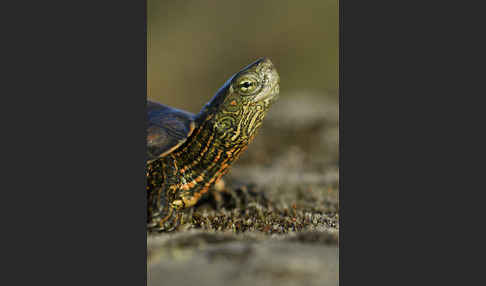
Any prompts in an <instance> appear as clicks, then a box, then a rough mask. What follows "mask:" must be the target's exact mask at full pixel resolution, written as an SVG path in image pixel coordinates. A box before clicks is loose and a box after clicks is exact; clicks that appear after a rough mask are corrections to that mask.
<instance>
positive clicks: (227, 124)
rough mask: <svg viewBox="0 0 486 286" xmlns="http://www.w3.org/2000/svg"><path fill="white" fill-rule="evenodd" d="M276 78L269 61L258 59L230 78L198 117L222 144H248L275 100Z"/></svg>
mask: <svg viewBox="0 0 486 286" xmlns="http://www.w3.org/2000/svg"><path fill="white" fill-rule="evenodd" d="M279 82H280V78H279V75H278V73H277V70H276V69H275V67H274V66H273V64H272V62H271V61H270V60H269V59H267V58H261V59H259V60H257V61H256V62H254V63H252V64H250V65H248V66H246V67H245V68H243V69H242V70H241V71H239V72H238V73H236V74H235V75H233V76H232V77H231V78H230V79H229V80H228V81H227V82H226V83H225V84H224V85H223V86H222V87H221V88H220V89H219V90H218V92H217V93H216V95H215V96H214V98H213V99H212V100H211V101H210V102H209V103H208V104H207V105H206V106H205V107H204V108H203V110H202V111H201V113H200V114H199V118H200V119H201V120H205V119H207V118H210V120H211V122H212V126H213V128H214V130H215V131H216V133H217V136H218V137H219V138H220V139H222V140H223V141H224V142H225V143H227V144H231V143H248V142H249V141H250V140H251V139H252V138H253V136H254V135H255V133H256V130H257V129H258V128H259V127H260V125H261V124H262V120H263V118H264V116H265V114H266V112H267V111H268V109H269V108H270V106H271V105H272V103H273V102H275V100H276V99H277V98H278V94H279V88H280V86H279Z"/></svg>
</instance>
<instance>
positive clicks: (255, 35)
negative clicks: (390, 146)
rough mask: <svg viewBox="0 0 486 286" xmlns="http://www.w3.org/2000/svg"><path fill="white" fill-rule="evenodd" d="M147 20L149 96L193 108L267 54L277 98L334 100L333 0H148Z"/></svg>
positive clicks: (335, 26) (335, 40)
mask: <svg viewBox="0 0 486 286" xmlns="http://www.w3.org/2000/svg"><path fill="white" fill-rule="evenodd" d="M147 18H148V23H147V34H148V39H147V40H148V43H147V47H148V51H147V89H148V98H149V99H152V100H156V101H159V102H161V103H164V104H167V105H171V106H174V107H177V108H183V109H186V110H189V111H192V112H198V111H199V110H200V109H201V107H202V106H203V104H204V103H206V102H207V101H208V100H209V99H210V98H211V97H212V96H213V95H214V93H215V92H216V91H217V90H218V88H219V87H220V86H221V85H222V84H223V83H224V82H225V81H226V80H227V79H228V78H229V77H230V76H231V75H233V74H234V73H236V72H237V71H238V70H239V69H241V68H242V67H244V66H246V65H247V64H249V63H251V62H253V61H254V60H256V59H258V58H260V57H263V56H266V57H269V58H270V59H271V60H272V61H273V63H274V64H275V66H276V67H277V70H278V71H279V74H280V78H281V86H280V91H281V93H280V94H281V97H292V96H299V94H302V93H306V94H309V93H310V94H313V95H316V96H326V97H329V99H335V100H336V102H337V98H338V92H337V89H338V62H339V54H338V50H339V46H338V1H337V0H315V1H310V0H306V1H285V0H264V1H262V0H245V1H211V0H206V1H202V0H198V1H196V0H193V1H189V0H184V1H181V0H172V1H157V0H148V2H147ZM333 101H334V100H333ZM336 106H337V105H336Z"/></svg>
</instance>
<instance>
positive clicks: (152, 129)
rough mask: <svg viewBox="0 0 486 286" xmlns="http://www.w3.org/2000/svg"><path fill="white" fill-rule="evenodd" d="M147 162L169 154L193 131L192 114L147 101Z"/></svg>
mask: <svg viewBox="0 0 486 286" xmlns="http://www.w3.org/2000/svg"><path fill="white" fill-rule="evenodd" d="M147 117H148V120H147V121H148V127H147V161H148V162H150V161H153V160H155V159H157V158H161V157H164V156H166V155H167V154H170V153H171V152H172V151H174V150H175V149H177V148H178V147H179V146H180V145H181V144H183V143H184V142H185V141H186V140H187V138H188V137H189V136H191V134H192V131H194V127H195V123H194V114H192V113H190V112H187V111H183V110H179V109H176V108H172V107H169V106H166V105H163V104H160V103H156V102H153V101H147Z"/></svg>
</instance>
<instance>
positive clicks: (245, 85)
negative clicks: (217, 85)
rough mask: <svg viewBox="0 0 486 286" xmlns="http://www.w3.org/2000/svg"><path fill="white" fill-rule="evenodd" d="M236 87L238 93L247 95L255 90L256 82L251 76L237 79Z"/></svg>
mask: <svg viewBox="0 0 486 286" xmlns="http://www.w3.org/2000/svg"><path fill="white" fill-rule="evenodd" d="M237 88H238V90H239V91H240V93H242V94H244V95H249V94H252V93H253V92H254V91H255V90H256V88H257V82H256V80H254V79H252V78H243V79H241V80H239V81H238V85H237Z"/></svg>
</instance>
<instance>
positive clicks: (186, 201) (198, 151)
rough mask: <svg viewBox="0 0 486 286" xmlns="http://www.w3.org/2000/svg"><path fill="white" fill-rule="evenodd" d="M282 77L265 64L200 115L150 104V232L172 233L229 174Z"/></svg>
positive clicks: (247, 71)
mask: <svg viewBox="0 0 486 286" xmlns="http://www.w3.org/2000/svg"><path fill="white" fill-rule="evenodd" d="M279 83H280V79H279V75H278V73H277V71H276V69H275V67H274V66H273V64H272V62H271V61H270V60H269V59H267V58H261V59H259V60H257V61H255V62H254V63H252V64H250V65H248V66H246V67H245V68H243V69H242V70H240V71H239V72H237V73H236V74H234V75H233V76H232V77H230V78H229V79H228V81H226V83H225V84H224V85H223V86H222V87H221V88H220V89H219V90H218V91H217V92H216V94H215V95H214V97H213V98H212V99H211V100H210V101H209V102H208V103H207V104H206V105H205V106H204V107H203V108H202V110H201V111H200V112H199V113H198V114H191V113H189V112H186V111H183V110H178V109H175V108H171V107H169V106H166V105H163V104H159V103H156V102H152V101H148V103H147V117H148V120H147V121H148V126H147V164H146V179H147V204H148V205H147V228H148V230H149V231H171V230H174V229H176V228H177V226H178V225H179V224H180V222H181V217H182V214H183V213H184V212H186V211H188V210H190V209H191V208H192V207H193V206H194V205H195V204H196V203H197V202H198V201H199V200H200V199H201V197H203V196H204V195H205V194H206V193H207V192H208V191H209V190H210V189H211V188H212V187H213V185H214V184H215V183H217V182H218V181H219V180H220V179H221V178H222V177H223V176H224V175H225V174H226V173H227V172H228V171H229V167H230V165H231V164H232V163H233V162H234V161H235V160H236V159H238V157H239V156H240V155H241V153H242V152H243V151H244V150H245V149H246V148H247V146H248V144H249V143H250V142H251V141H252V140H253V138H254V137H255V135H256V133H257V130H258V129H259V127H260V126H261V124H262V121H263V118H264V117H265V114H266V113H267V111H268V110H269V108H270V106H271V105H272V104H273V103H274V102H275V100H276V99H277V98H278V94H279V88H280V86H279Z"/></svg>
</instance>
